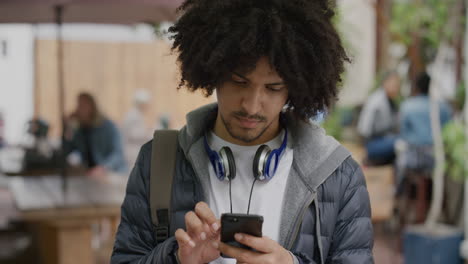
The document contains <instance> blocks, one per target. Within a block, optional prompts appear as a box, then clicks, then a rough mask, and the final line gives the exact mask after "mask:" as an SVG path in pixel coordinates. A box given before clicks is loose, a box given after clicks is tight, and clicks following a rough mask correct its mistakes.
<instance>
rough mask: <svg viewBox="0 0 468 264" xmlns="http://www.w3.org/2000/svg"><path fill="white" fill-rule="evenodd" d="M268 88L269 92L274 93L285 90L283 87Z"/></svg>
mask: <svg viewBox="0 0 468 264" xmlns="http://www.w3.org/2000/svg"><path fill="white" fill-rule="evenodd" d="M267 88H268V90H270V91H273V92H279V91H281V90H282V89H283V87H272V86H268V87H267Z"/></svg>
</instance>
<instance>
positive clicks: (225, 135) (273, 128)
mask: <svg viewBox="0 0 468 264" xmlns="http://www.w3.org/2000/svg"><path fill="white" fill-rule="evenodd" d="M213 132H214V133H215V134H216V135H217V136H218V137H220V138H221V139H223V140H225V141H227V142H229V143H232V144H235V145H239V146H255V145H261V144H264V143H266V142H268V141H270V140H272V139H274V138H275V137H277V136H278V135H279V133H280V132H281V126H280V124H279V117H278V118H277V119H276V120H274V121H273V122H271V124H270V125H269V126H268V127H267V128H266V130H265V131H264V132H263V133H262V135H261V136H260V137H258V138H257V139H255V140H253V141H250V142H246V141H243V140H240V139H238V138H234V137H232V136H231V134H230V133H229V132H228V131H227V129H226V126H225V125H224V122H223V120H222V119H221V115H220V114H219V112H218V115H217V117H216V121H215V125H214V129H213Z"/></svg>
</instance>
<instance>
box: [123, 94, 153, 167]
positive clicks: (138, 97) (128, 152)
mask: <svg viewBox="0 0 468 264" xmlns="http://www.w3.org/2000/svg"><path fill="white" fill-rule="evenodd" d="M149 102H150V95H149V93H148V91H147V90H144V89H139V90H137V91H136V92H135V96H134V105H133V107H132V108H131V109H130V111H128V112H127V114H126V115H125V118H124V121H123V125H122V134H123V136H124V147H125V157H126V159H127V162H128V164H130V165H133V164H134V163H135V160H136V158H137V156H138V152H139V151H140V147H141V145H143V144H145V143H146V142H148V140H150V139H151V137H152V130H151V128H150V127H148V126H147V125H146V122H145V113H146V111H147V110H148V106H149Z"/></svg>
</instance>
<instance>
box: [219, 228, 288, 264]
mask: <svg viewBox="0 0 468 264" xmlns="http://www.w3.org/2000/svg"><path fill="white" fill-rule="evenodd" d="M235 238H236V240H237V242H239V243H241V244H243V245H246V246H249V247H251V248H253V249H255V250H257V251H258V252H254V251H251V250H247V249H242V248H238V247H233V246H230V245H227V244H224V243H220V244H219V250H220V251H221V252H222V253H223V254H224V255H227V256H229V257H231V258H235V259H236V260H237V263H248V264H257V263H259V264H260V263H262V264H264V263H267V264H278V263H281V264H293V263H294V260H293V257H292V255H291V254H290V253H289V251H287V250H286V249H284V248H283V247H282V246H281V245H279V244H278V243H277V242H276V241H274V240H271V239H269V238H268V237H254V236H250V235H246V234H236V235H235Z"/></svg>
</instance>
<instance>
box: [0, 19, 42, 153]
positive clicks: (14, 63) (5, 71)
mask: <svg viewBox="0 0 468 264" xmlns="http://www.w3.org/2000/svg"><path fill="white" fill-rule="evenodd" d="M33 50H34V41H33V28H32V26H30V25H20V24H8V25H0V112H2V113H3V118H4V125H5V128H4V134H5V140H6V141H7V142H8V143H12V144H14V143H18V142H19V141H21V139H22V136H23V135H24V131H25V124H26V122H27V121H28V120H29V119H30V118H31V117H32V116H33V113H34V103H33V98H34V89H33V83H34V67H33V54H34V53H33Z"/></svg>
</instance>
